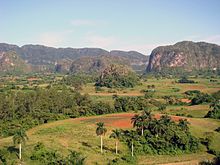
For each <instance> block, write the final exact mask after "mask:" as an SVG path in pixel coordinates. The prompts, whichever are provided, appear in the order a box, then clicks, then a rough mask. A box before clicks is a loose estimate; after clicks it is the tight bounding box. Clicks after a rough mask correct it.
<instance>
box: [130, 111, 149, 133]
mask: <svg viewBox="0 0 220 165" xmlns="http://www.w3.org/2000/svg"><path fill="white" fill-rule="evenodd" d="M151 120H152V114H151V112H150V111H147V110H145V111H143V113H142V114H141V115H134V117H132V118H131V122H132V123H133V127H137V128H138V129H141V135H142V136H144V128H145V126H147V125H148V124H149V122H150V121H151Z"/></svg>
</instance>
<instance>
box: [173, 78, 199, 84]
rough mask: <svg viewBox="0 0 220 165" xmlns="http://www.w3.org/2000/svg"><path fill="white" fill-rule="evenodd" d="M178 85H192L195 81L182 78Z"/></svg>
mask: <svg viewBox="0 0 220 165" xmlns="http://www.w3.org/2000/svg"><path fill="white" fill-rule="evenodd" d="M177 82H178V83H190V84H193V83H195V81H193V80H188V79H187V78H186V77H182V78H181V79H180V80H178V81H177Z"/></svg>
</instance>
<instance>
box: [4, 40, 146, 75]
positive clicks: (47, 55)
mask: <svg viewBox="0 0 220 165" xmlns="http://www.w3.org/2000/svg"><path fill="white" fill-rule="evenodd" d="M7 51H15V52H16V53H17V54H18V55H19V56H20V57H21V58H22V59H23V60H24V61H25V62H26V63H27V64H30V65H33V66H35V67H41V66H42V67H43V68H45V67H48V68H51V67H53V66H54V68H55V70H59V71H63V70H65V71H68V70H69V69H70V67H71V66H72V63H73V62H74V61H75V60H78V61H80V59H81V58H82V61H84V58H85V57H88V58H94V60H95V59H97V58H98V57H101V56H105V57H109V58H112V57H117V58H121V59H120V60H119V61H121V60H125V61H127V62H126V63H125V64H126V65H129V66H130V67H133V68H134V70H135V69H137V70H142V71H143V70H144V67H145V66H146V63H147V62H148V57H147V56H145V55H143V54H141V53H139V52H136V51H128V52H126V51H118V50H113V51H110V52H109V51H106V50H104V49H101V48H53V47H47V46H43V45H24V46H21V47H19V46H17V45H11V44H6V43H0V52H7ZM106 59H107V58H106ZM75 63H76V62H75ZM82 65H87V64H86V63H84V64H82ZM41 70H43V69H41Z"/></svg>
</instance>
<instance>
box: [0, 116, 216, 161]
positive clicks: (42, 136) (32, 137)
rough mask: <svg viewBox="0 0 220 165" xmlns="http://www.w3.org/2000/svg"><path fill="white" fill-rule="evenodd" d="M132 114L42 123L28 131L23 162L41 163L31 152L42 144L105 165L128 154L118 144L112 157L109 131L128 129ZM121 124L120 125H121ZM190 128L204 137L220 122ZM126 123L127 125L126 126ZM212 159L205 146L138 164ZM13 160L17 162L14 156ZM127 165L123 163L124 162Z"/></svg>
mask: <svg viewBox="0 0 220 165" xmlns="http://www.w3.org/2000/svg"><path fill="white" fill-rule="evenodd" d="M132 115H133V114H128V113H122V114H113V115H102V116H94V117H84V118H78V119H66V120H61V121H56V122H52V123H48V124H44V125H41V126H38V127H35V128H33V129H31V130H29V131H28V132H27V134H28V136H29V141H27V143H26V145H25V147H24V149H23V159H24V162H25V164H28V165H29V164H31V165H32V164H33V165H38V164H41V163H39V162H36V161H32V160H30V156H31V152H32V150H33V147H34V145H35V144H37V142H42V143H43V144H45V146H46V147H48V148H51V149H55V150H57V151H58V152H60V153H62V154H64V155H65V154H67V153H68V150H69V149H73V150H76V151H79V152H81V153H82V154H83V155H84V156H86V161H85V163H86V164H96V163H98V164H107V163H108V162H110V161H111V160H113V159H114V158H116V157H120V156H123V155H125V154H130V151H129V149H128V148H127V146H126V145H125V144H121V143H120V144H119V155H118V156H116V155H115V153H114V152H115V151H114V139H110V138H109V135H110V133H111V129H115V128H120V127H122V128H129V127H131V125H130V117H131V116H132ZM99 121H101V122H103V121H105V122H106V125H107V129H108V131H107V134H106V136H105V137H104V153H103V154H100V139H99V137H97V136H96V134H95V129H96V125H95V123H97V122H99ZM122 121H123V122H122ZM189 121H190V123H191V125H190V129H191V131H192V133H193V135H195V136H197V137H203V135H204V132H214V130H215V129H216V128H217V127H218V126H219V125H220V122H219V121H217V120H212V119H198V118H190V119H189ZM126 123H127V124H126ZM219 141H220V134H219V133H216V132H214V141H213V144H212V148H214V149H216V150H220V144H219ZM12 145H13V143H12V138H11V137H8V138H4V139H0V148H2V147H8V146H12ZM212 157H213V156H212V155H210V154H208V153H206V150H205V147H204V148H202V150H201V151H198V153H195V154H184V155H175V156H152V155H140V156H138V164H161V163H174V162H188V161H190V162H191V163H193V162H194V163H195V162H199V161H201V160H205V159H211V158H212ZM12 159H17V157H16V154H14V155H13V157H12ZM124 164H126V163H124Z"/></svg>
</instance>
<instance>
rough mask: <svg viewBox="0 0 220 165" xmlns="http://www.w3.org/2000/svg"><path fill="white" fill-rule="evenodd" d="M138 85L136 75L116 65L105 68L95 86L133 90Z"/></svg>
mask: <svg viewBox="0 0 220 165" xmlns="http://www.w3.org/2000/svg"><path fill="white" fill-rule="evenodd" d="M137 83H138V77H137V75H136V74H135V73H134V72H132V71H130V70H128V69H126V68H124V67H122V66H117V65H111V66H109V67H107V68H106V69H105V70H104V71H103V72H102V73H101V75H100V76H99V78H98V79H97V81H96V83H95V86H100V87H108V88H124V87H125V88H133V87H134V86H135V85H137Z"/></svg>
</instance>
